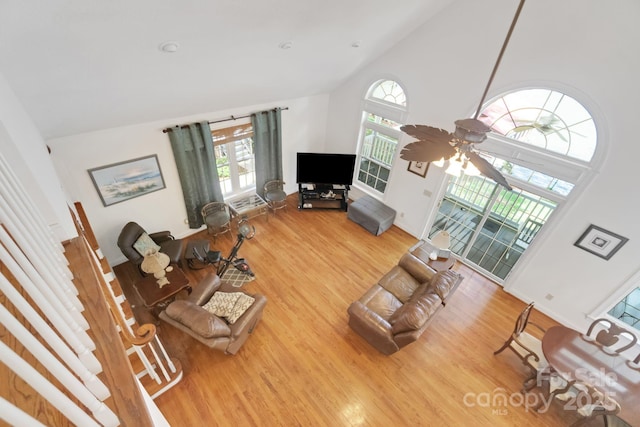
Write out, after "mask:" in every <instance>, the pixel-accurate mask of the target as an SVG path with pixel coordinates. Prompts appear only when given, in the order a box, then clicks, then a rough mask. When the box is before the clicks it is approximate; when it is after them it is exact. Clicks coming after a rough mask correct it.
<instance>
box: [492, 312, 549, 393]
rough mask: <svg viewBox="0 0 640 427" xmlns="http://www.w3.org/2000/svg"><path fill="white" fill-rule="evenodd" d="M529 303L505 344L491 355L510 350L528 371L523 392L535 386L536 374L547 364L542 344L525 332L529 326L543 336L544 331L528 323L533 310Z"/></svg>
mask: <svg viewBox="0 0 640 427" xmlns="http://www.w3.org/2000/svg"><path fill="white" fill-rule="evenodd" d="M533 304H534V303H531V304H529V305H527V306H526V307H525V309H524V310H522V312H521V313H520V315H519V316H518V318H517V319H516V324H515V327H514V329H513V332H512V333H511V336H509V338H508V339H507V340H506V341H505V343H504V344H503V345H502V347H500V348H499V349H498V350H496V351H494V352H493V354H499V353H501V352H502V351H503V350H505V349H506V348H510V349H511V350H512V351H513V352H514V353H515V354H516V355H517V356H518V357H519V358H520V359H522V363H524V365H525V366H526V367H528V368H529V369H530V371H531V372H530V375H529V376H528V377H527V378H526V379H525V380H524V383H523V392H526V391H528V390H531V389H532V388H533V387H534V386H535V385H536V380H537V376H538V372H539V371H541V370H543V369H546V368H547V366H548V364H547V361H546V359H545V358H544V355H543V354H542V344H541V341H540V338H538V337H536V336H534V335H532V334H530V333H529V332H527V331H526V330H527V327H528V326H529V325H531V326H532V327H534V328H535V329H537V330H538V334H537V335H540V334H544V333H545V332H546V331H545V330H544V329H543V328H542V327H541V326H540V325H537V324H535V323H533V322H530V321H529V315H530V314H531V310H532V309H533Z"/></svg>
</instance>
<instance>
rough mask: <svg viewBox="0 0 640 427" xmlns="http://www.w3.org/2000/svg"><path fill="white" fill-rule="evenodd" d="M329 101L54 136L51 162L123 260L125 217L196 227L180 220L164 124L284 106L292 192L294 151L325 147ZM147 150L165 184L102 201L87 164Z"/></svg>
mask: <svg viewBox="0 0 640 427" xmlns="http://www.w3.org/2000/svg"><path fill="white" fill-rule="evenodd" d="M327 104H328V95H319V96H314V97H307V98H299V99H293V100H282V101H279V102H275V103H272V104H268V105H253V106H246V107H242V108H238V109H233V110H225V111H216V112H208V113H203V114H199V115H197V116H189V117H180V118H174V119H168V120H162V121H157V122H152V123H142V124H138V125H135V126H128V127H121V128H115V129H106V130H102V131H98V132H91V133H86V134H80V135H74V136H69V137H62V138H56V139H52V140H49V141H48V142H47V143H48V144H49V145H50V146H51V149H52V151H53V156H52V158H53V161H54V164H55V168H56V170H57V171H58V174H59V176H60V179H61V180H62V182H63V183H64V186H65V187H66V188H67V190H68V192H69V194H70V196H71V197H72V198H73V199H74V201H76V200H77V201H80V202H81V203H82V205H83V207H84V209H85V211H86V213H87V216H88V218H89V220H90V221H91V224H92V226H93V229H94V232H95V234H96V237H97V239H98V243H99V244H100V247H101V248H102V251H103V252H104V254H105V256H106V258H107V260H108V261H109V263H110V264H111V265H117V264H120V263H122V262H124V261H126V258H125V257H124V255H122V253H121V252H120V249H119V248H118V247H117V244H116V242H117V239H118V235H119V233H120V230H121V229H122V227H123V226H124V224H126V223H127V222H128V221H135V222H137V223H139V224H140V225H141V226H142V227H143V228H145V229H146V230H147V231H149V232H154V231H160V230H170V231H171V232H172V233H173V234H174V236H176V237H183V236H186V235H189V234H192V233H194V232H196V231H198V230H191V229H189V227H188V225H187V224H185V222H184V221H185V219H186V210H185V206H184V199H183V196H182V189H181V187H180V181H179V178H178V171H177V169H176V165H175V161H174V158H173V153H172V151H171V145H170V143H169V137H168V136H167V134H165V133H163V132H162V129H165V128H167V127H170V126H175V125H177V124H184V123H192V122H197V121H202V120H208V121H212V120H217V119H223V118H228V117H230V116H231V115H234V116H242V115H246V114H248V113H251V112H255V111H262V110H265V109H270V108H274V107H288V108H289V109H288V110H285V111H282V123H283V131H282V140H283V169H284V179H285V182H286V183H287V188H286V190H287V193H293V192H295V191H296V190H297V187H296V184H295V167H296V163H295V162H296V156H295V153H296V152H297V151H323V150H324V148H323V145H324V140H325V133H324V131H325V126H326V111H327ZM245 120H248V119H245ZM236 124H237V123H236ZM225 125H227V126H229V125H233V122H231V121H230V122H225V123H223V124H218V125H216V126H225ZM151 154H157V155H158V161H159V162H160V168H161V169H162V173H163V176H164V180H165V184H166V188H165V189H163V190H160V191H156V192H153V193H149V194H146V195H144V196H141V197H137V198H134V199H130V200H127V201H124V202H121V203H117V204H114V205H111V206H107V207H105V206H103V205H102V202H101V200H100V197H99V196H98V193H97V192H96V189H95V187H94V186H93V183H92V181H91V178H90V176H89V173H88V172H87V170H88V169H91V168H95V167H98V166H104V165H108V164H111V163H116V162H120V161H124V160H128V159H134V158H137V157H142V156H147V155H151Z"/></svg>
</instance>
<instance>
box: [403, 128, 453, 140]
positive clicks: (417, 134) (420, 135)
mask: <svg viewBox="0 0 640 427" xmlns="http://www.w3.org/2000/svg"><path fill="white" fill-rule="evenodd" d="M400 130H401V131H402V132H404V133H406V134H407V135H409V136H412V137H414V138H415V139H417V140H420V141H429V142H435V143H445V142H446V143H447V144H448V143H449V141H451V139H452V138H453V136H452V135H451V133H449V132H447V131H446V130H444V129H438V128H434V127H431V126H425V125H404V126H402V127H401V128H400Z"/></svg>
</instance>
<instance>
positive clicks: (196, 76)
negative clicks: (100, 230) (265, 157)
mask: <svg viewBox="0 0 640 427" xmlns="http://www.w3.org/2000/svg"><path fill="white" fill-rule="evenodd" d="M453 1H454V0H403V1H402V2H391V1H388V0H349V1H344V0H325V1H322V2H310V1H301V0H209V1H206V0H182V1H178V0H135V1H123V0H112V1H99V0H66V1H63V0H29V1H12V0H0V74H2V75H3V76H4V77H5V79H6V80H7V81H8V82H9V84H10V86H11V87H12V89H13V90H14V92H15V93H16V95H17V96H18V98H19V99H20V101H21V102H22V103H23V105H24V107H25V109H26V111H27V113H28V114H29V115H30V117H31V118H32V119H33V120H34V122H35V124H36V126H37V127H38V128H39V129H40V131H41V133H42V135H43V136H44V137H45V138H51V137H58V136H64V135H71V134H78V133H82V132H87V131H92V130H98V129H105V128H111V127H118V126H124V125H129V124H134V123H141V122H147V121H154V120H161V119H169V118H174V117H180V116H185V115H191V114H197V113H203V112H210V111H219V110H224V109H229V108H234V107H239V106H245V105H253V104H260V103H268V102H273V101H278V100H284V99H291V98H296V97H301V96H310V95H314V94H319V93H326V92H330V91H331V90H332V89H334V88H335V87H336V86H337V85H338V84H340V83H341V82H342V81H344V79H346V78H348V77H349V76H350V75H351V74H353V73H354V72H356V71H357V70H359V69H361V68H362V67H363V66H365V65H366V64H367V63H368V62H369V61H370V60H372V59H373V58H376V57H377V56H379V55H380V54H381V53H383V52H385V51H386V50H388V49H389V48H390V47H392V46H393V45H394V44H395V43H397V42H398V41H399V40H401V39H402V38H404V37H405V36H407V35H408V34H409V33H410V32H411V31H413V30H414V29H416V28H417V27H418V26H420V25H421V24H423V23H424V22H426V21H428V20H429V19H430V18H431V17H432V16H433V15H434V14H436V13H437V12H438V11H439V10H441V9H442V8H443V7H445V6H447V5H448V4H450V3H452V2H453ZM168 41H173V42H176V43H177V45H178V48H177V51H175V52H173V53H165V52H162V51H161V50H160V48H159V47H160V45H162V44H163V43H165V42H168Z"/></svg>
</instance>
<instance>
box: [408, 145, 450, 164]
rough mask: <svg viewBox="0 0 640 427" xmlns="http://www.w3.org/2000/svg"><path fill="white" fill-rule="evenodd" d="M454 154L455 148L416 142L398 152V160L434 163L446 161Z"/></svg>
mask: <svg viewBox="0 0 640 427" xmlns="http://www.w3.org/2000/svg"><path fill="white" fill-rule="evenodd" d="M455 154H456V150H455V148H453V147H452V146H450V145H449V142H446V143H442V142H440V143H434V142H430V141H416V142H412V143H409V144H407V145H405V146H404V148H403V149H402V151H400V158H401V159H403V160H408V161H410V162H414V161H415V162H427V163H428V162H435V161H437V160H440V159H442V158H443V157H444V158H445V159H448V158H449V157H451V156H453V155H455Z"/></svg>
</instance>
